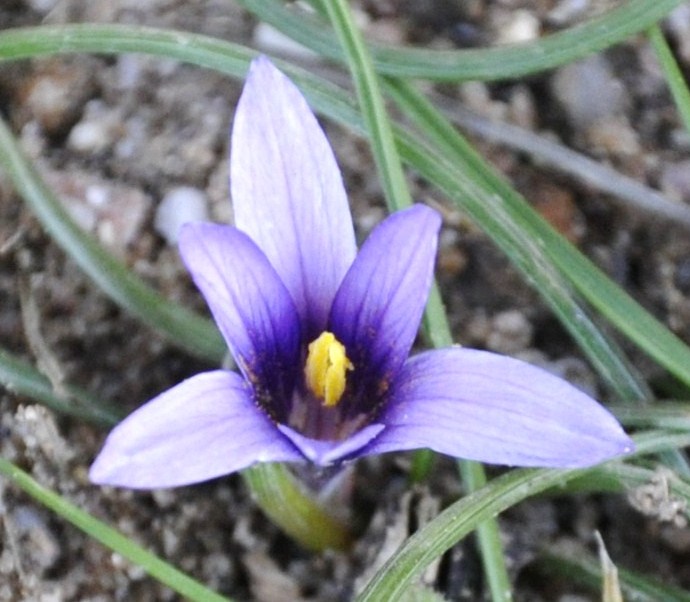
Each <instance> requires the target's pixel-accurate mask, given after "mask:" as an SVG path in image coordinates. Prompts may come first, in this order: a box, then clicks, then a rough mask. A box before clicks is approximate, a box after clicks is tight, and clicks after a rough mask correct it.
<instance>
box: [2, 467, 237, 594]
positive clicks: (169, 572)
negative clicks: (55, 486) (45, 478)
mask: <svg viewBox="0 0 690 602" xmlns="http://www.w3.org/2000/svg"><path fill="white" fill-rule="evenodd" d="M0 474H1V475H4V476H5V477H6V478H7V479H9V480H10V481H11V482H12V483H14V484H15V485H16V486H17V487H19V488H21V489H22V490H24V491H25V492H26V493H28V494H29V495H30V496H31V497H32V498H34V499H35V500H36V501H38V502H39V503H41V504H42V505H44V506H45V507H46V508H49V509H50V510H52V511H53V512H55V513H56V514H57V515H58V516H61V517H62V518H64V519H66V520H67V521H69V522H70V523H72V524H73V525H74V526H75V527H77V528H78V529H80V530H81V531H83V532H84V533H86V534H87V535H88V536H89V537H91V538H93V539H95V540H96V541H99V542H101V543H102V544H103V545H105V546H106V547H108V548H110V549H111V550H113V551H114V552H117V553H118V554H120V555H121V556H123V557H124V558H127V559H128V560H130V561H131V562H132V563H134V564H136V565H137V566H140V567H141V568H142V569H144V570H145V571H146V572H147V573H148V574H149V575H151V576H152V577H155V578H156V579H157V580H158V581H160V582H161V583H163V584H165V585H167V586H168V587H169V588H170V589H172V590H173V591H176V592H177V593H178V594H180V595H181V596H185V597H187V598H189V599H190V600H194V601H196V602H231V601H230V599H229V598H225V597H223V596H221V595H219V594H217V593H216V592H214V591H212V590H210V589H208V588H206V587H205V586H203V585H202V584H201V583H199V582H198V581H195V580H194V579H192V578H191V577H189V576H187V575H185V574H184V573H182V572H180V571H179V570H177V569H176V568H175V567H173V566H172V565H170V564H168V563H167V562H164V561H163V560H161V559H160V558H158V557H157V556H155V555H154V554H152V553H151V552H149V551H147V550H145V549H144V548H142V547H141V546H139V545H137V544H136V543H134V542H133V541H132V540H131V539H129V538H127V537H125V536H124V535H122V534H121V533H119V532H118V531H116V530H115V529H113V528H112V527H109V526H108V525H106V524H105V523H103V522H101V521H99V520H98V519H96V518H94V517H93V516H91V515H90V514H88V513H87V512H84V511H83V510H81V509H80V508H77V507H76V506H75V505H73V504H71V503H69V502H68V501H67V500H65V499H63V498H62V497H61V496H59V495H57V494H56V493H54V492H52V491H50V490H49V489H47V488H46V487H43V486H42V485H40V484H39V483H37V482H36V481H35V480H34V479H32V478H31V477H30V476H29V475H28V474H27V473H25V472H24V471H22V470H20V469H19V468H17V467H16V466H14V465H13V464H12V463H11V462H8V461H7V460H5V459H4V458H0Z"/></svg>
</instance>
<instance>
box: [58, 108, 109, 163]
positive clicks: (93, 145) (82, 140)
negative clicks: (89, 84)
mask: <svg viewBox="0 0 690 602" xmlns="http://www.w3.org/2000/svg"><path fill="white" fill-rule="evenodd" d="M119 123H120V119H119V116H118V115H117V114H115V113H114V112H112V111H109V110H108V108H107V107H106V106H105V105H104V103H103V102H101V101H100V100H92V101H90V102H89V103H88V104H87V105H86V108H85V111H84V116H83V118H82V119H81V121H79V123H77V124H76V125H75V126H74V127H73V128H72V130H71V131H70V133H69V136H68V138H67V146H68V147H69V148H70V149H72V150H74V151H76V152H78V153H82V154H85V155H93V154H99V153H102V152H103V151H105V150H107V149H109V148H111V147H112V146H113V144H114V143H115V140H116V139H117V137H118V135H119V130H120V128H119Z"/></svg>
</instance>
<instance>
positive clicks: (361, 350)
mask: <svg viewBox="0 0 690 602" xmlns="http://www.w3.org/2000/svg"><path fill="white" fill-rule="evenodd" d="M440 226H441V218H440V216H439V214H438V213H437V212H436V211H434V210H433V209H430V208H429V207H426V206H424V205H414V206H413V207H410V208H409V209H406V210H404V211H399V212H397V213H394V214H393V215H391V216H389V217H388V218H387V219H385V220H384V221H383V222H382V223H381V224H379V226H378V227H377V228H376V229H375V230H374V231H373V232H372V233H371V235H370V236H369V238H368V239H367V240H366V242H365V243H364V245H363V246H362V248H361V250H360V252H359V254H358V255H357V258H356V259H355V262H354V263H353V264H352V267H351V268H350V270H349V271H348V273H347V275H346V276H345V280H343V284H342V285H341V287H340V289H339V290H338V294H337V295H336V298H335V301H334V302H333V309H332V310H331V316H330V323H329V326H330V328H331V330H332V331H333V333H334V334H335V336H336V337H337V338H338V340H339V341H340V342H341V343H342V344H343V345H345V349H346V353H347V356H348V358H349V359H350V361H351V362H352V363H353V365H354V371H353V372H352V374H351V375H350V376H349V379H350V380H351V381H352V382H353V383H356V385H355V386H356V387H357V389H359V390H358V391H355V392H354V393H353V395H354V397H355V398H361V397H362V396H364V397H368V398H369V399H370V400H371V391H372V390H378V389H379V388H380V387H381V386H385V384H382V382H381V381H385V383H390V382H391V381H392V379H393V377H394V376H395V374H396V373H397V371H398V370H399V369H400V367H401V366H402V364H403V362H404V361H405V360H406V359H407V356H408V354H409V352H410V348H411V347H412V343H413V342H414V339H415V336H416V335H417V331H418V330H419V322H420V320H421V317H422V312H423V311H424V304H425V303H426V299H427V296H428V294H429V286H430V285H431V279H432V276H433V267H434V258H435V256H436V243H437V239H438V230H439V228H440ZM358 410H359V409H358V408H356V409H354V411H355V413H356V412H357V411H358Z"/></svg>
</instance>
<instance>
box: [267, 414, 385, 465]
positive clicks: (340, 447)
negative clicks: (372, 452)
mask: <svg viewBox="0 0 690 602" xmlns="http://www.w3.org/2000/svg"><path fill="white" fill-rule="evenodd" d="M384 428H385V427H384V426H383V425H382V424H369V425H367V426H365V427H364V428H362V429H360V430H359V431H357V432H356V433H354V434H353V435H352V436H350V437H348V438H347V439H344V440H342V441H322V440H319V439H312V438H311V437H305V436H304V435H302V434H300V433H298V432H297V431H295V430H293V429H291V428H290V427H289V426H285V425H282V424H279V425H278V429H280V431H281V432H282V433H283V434H284V435H285V436H286V437H287V438H288V439H290V441H292V443H294V444H295V447H297V448H298V449H299V450H300V451H301V452H302V454H303V455H304V457H305V458H307V459H308V460H310V461H311V462H313V463H314V464H317V465H319V466H327V465H328V464H332V463H334V462H337V461H338V460H341V459H342V458H345V457H347V456H353V455H355V454H356V453H357V452H359V451H360V450H361V449H363V448H365V447H366V446H367V444H369V443H370V442H371V440H372V439H374V437H376V435H378V434H379V433H380V432H381V431H382V430H383V429H384Z"/></svg>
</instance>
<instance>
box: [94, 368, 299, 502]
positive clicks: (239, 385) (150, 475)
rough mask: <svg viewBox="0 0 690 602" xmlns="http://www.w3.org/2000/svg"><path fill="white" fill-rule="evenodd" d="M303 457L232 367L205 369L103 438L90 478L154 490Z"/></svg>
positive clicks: (139, 411) (148, 405) (102, 483)
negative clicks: (265, 463)
mask: <svg viewBox="0 0 690 602" xmlns="http://www.w3.org/2000/svg"><path fill="white" fill-rule="evenodd" d="M303 460H304V457H303V456H302V454H301V453H300V452H299V451H298V450H297V449H296V448H295V447H294V446H293V445H292V443H290V441H288V439H286V438H285V437H284V436H283V435H282V434H281V433H280V432H279V431H278V429H277V428H276V426H275V425H274V424H273V423H272V422H271V421H270V420H269V418H268V417H267V416H266V415H265V414H264V413H263V412H261V410H259V408H258V407H257V405H256V403H255V402H254V400H253V399H252V398H251V396H250V392H249V388H248V387H247V384H246V383H245V382H244V380H243V379H242V378H241V377H240V376H239V375H238V374H236V373H234V372H227V371H222V370H217V371H215V372H205V373H202V374H199V375H197V376H194V377H192V378H190V379H188V380H185V381H183V382H182V383H180V384H179V385H177V386H175V387H173V388H172V389H169V390H168V391H165V392H164V393H161V394H160V395H159V396H158V397H156V398H154V399H153V400H152V401H150V402H148V403H147V404H145V405H143V406H142V407H141V408H139V409H138V410H136V411H135V412H133V413H132V414H130V415H129V416H128V417H127V418H126V419H125V420H124V421H123V422H121V423H120V424H119V425H118V426H116V427H115V428H114V429H113V431H112V432H111V433H110V435H108V438H107V439H106V442H105V446H104V447H103V449H102V451H101V453H100V454H99V455H98V457H97V458H96V461H95V462H94V463H93V465H92V466H91V470H90V472H89V477H90V479H91V480H92V481H93V482H94V483H98V484H101V485H115V486H120V487H132V488H135V489H154V488H159V487H177V486H179V485H188V484H190V483H197V482H199V481H205V480H208V479H213V478H215V477H219V476H222V475H225V474H229V473H231V472H235V471H237V470H241V469H243V468H246V467H247V466H250V465H251V464H254V463H256V462H298V461H303Z"/></svg>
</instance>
